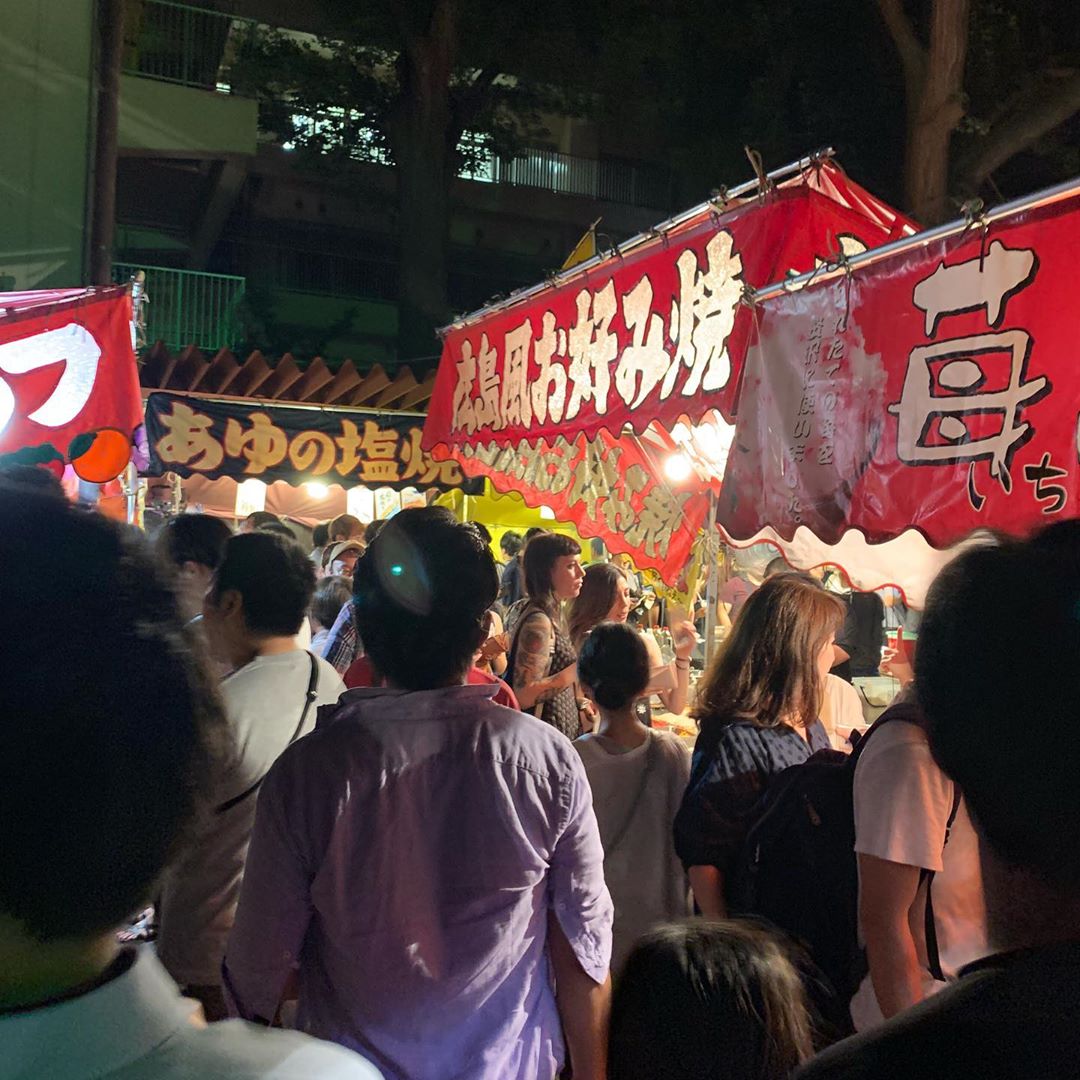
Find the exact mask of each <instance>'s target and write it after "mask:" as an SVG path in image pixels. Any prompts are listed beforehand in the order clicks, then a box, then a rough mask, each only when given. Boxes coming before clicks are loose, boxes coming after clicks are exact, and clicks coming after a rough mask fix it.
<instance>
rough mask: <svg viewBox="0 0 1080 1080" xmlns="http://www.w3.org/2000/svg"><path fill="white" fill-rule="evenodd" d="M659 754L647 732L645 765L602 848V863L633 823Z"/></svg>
mask: <svg viewBox="0 0 1080 1080" xmlns="http://www.w3.org/2000/svg"><path fill="white" fill-rule="evenodd" d="M658 756H659V751H658V750H657V746H656V736H655V735H654V734H653V733H652V732H651V731H650V732H649V746H648V749H647V750H646V751H645V766H644V768H643V769H642V770H641V780H640V781H639V782H638V786H637V790H636V791H635V792H634V798H633V799H632V800H631V802H630V810H629V812H628V813H627V815H626V818H625V819H624V820H623V823H622V825H620V826H619V831H618V832H616V833H615V836H614V837H613V838H612V840H611V843H610V844H608V845H607V847H606V848H605V849H604V863H605V864H606V863H607V861H608V859H610V858H611V856H612V854H613V853H614V851H615V849H616V848H617V847H618V846H619V845H620V844H621V843H622V842H623V840H625V839H626V835H627V833H629V832H630V826H631V825H632V824H633V823H634V818H635V817H637V809H638V804H639V803H640V802H641V797H642V796H643V795H644V794H645V786H646V785H647V784H648V782H649V776H650V775H651V774H652V771H653V769H654V768H655V766H656V759H657V757H658Z"/></svg>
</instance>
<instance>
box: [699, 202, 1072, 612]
mask: <svg viewBox="0 0 1080 1080" xmlns="http://www.w3.org/2000/svg"><path fill="white" fill-rule="evenodd" d="M1078 246H1080V181H1076V182H1073V183H1070V184H1067V185H1062V186H1060V187H1058V188H1055V189H1052V190H1050V191H1047V192H1043V193H1041V194H1039V195H1035V196H1032V197H1030V198H1028V199H1024V200H1018V201H1017V202H1016V203H1012V204H1008V205H1006V206H1003V207H1001V208H999V209H998V210H995V211H992V212H990V213H988V214H987V215H985V216H984V217H983V218H981V219H978V220H972V221H960V222H956V223H954V224H953V225H950V226H944V227H942V228H940V229H936V230H932V231H930V232H927V233H923V234H921V235H919V236H916V237H913V238H911V239H910V240H908V241H904V242H901V243H899V244H895V245H889V246H887V247H884V248H882V249H880V250H878V251H877V252H870V253H868V254H866V255H863V256H860V257H857V258H855V259H853V260H852V261H851V262H850V263H849V264H848V265H847V266H846V267H841V268H839V269H830V270H829V271H828V272H826V273H824V274H822V275H820V276H819V277H818V278H817V279H811V278H809V277H804V278H801V279H798V280H795V281H792V282H787V283H780V284H778V285H776V286H774V287H772V288H768V289H764V290H762V291H761V292H760V293H759V294H758V297H757V299H756V302H755V312H756V324H757V325H756V339H755V342H754V344H753V346H752V347H751V348H750V350H749V353H748V358H747V364H746V370H745V375H744V379H743V386H742V392H741V396H740V400H739V415H738V423H737V427H736V433H735V440H734V444H733V447H732V450H731V452H730V454H729V457H728V464H727V471H726V474H725V477H724V483H723V488H722V491H721V494H720V502H719V508H718V510H719V521H720V524H721V526H722V527H723V529H724V530H725V531H726V532H727V534H728V535H729V537H730V538H731V539H732V540H733V541H735V542H737V543H740V544H747V543H752V542H755V541H757V540H761V539H769V540H773V541H774V542H777V543H779V544H780V545H781V546H782V547H783V548H784V550H785V553H786V554H788V557H789V558H790V559H791V561H792V562H793V563H795V564H796V565H799V566H804V567H805V566H810V565H814V564H820V563H822V562H833V563H838V564H839V565H841V566H843V567H844V569H845V570H847V571H848V573H849V575H850V576H851V577H852V579H853V581H854V582H855V584H856V585H858V586H859V587H861V588H876V587H879V586H881V585H884V584H894V585H897V586H899V587H901V588H903V589H904V591H905V592H906V593H907V594H908V598H909V600H911V601H912V602H914V603H916V604H919V603H921V601H922V599H923V596H924V594H925V588H926V585H927V583H928V582H929V580H931V578H932V576H933V573H934V571H935V570H936V569H937V568H938V567H939V566H940V565H941V564H942V563H943V562H944V561H946V560H947V558H948V557H949V554H950V552H949V549H950V548H951V547H952V546H953V545H956V544H957V543H959V542H960V541H962V540H964V538H966V537H968V536H969V535H970V534H972V533H973V532H976V531H977V530H980V529H986V528H992V529H996V530H1005V531H1008V532H1010V533H1018V534H1024V533H1027V532H1030V531H1031V530H1033V529H1036V528H1038V527H1040V526H1043V525H1047V524H1050V523H1052V522H1054V521H1057V520H1061V519H1062V518H1065V517H1071V516H1075V515H1076V513H1077V507H1078V499H1080V469H1078V465H1077V445H1078V441H1077V435H1078V415H1077V413H1078V402H1080V373H1078V369H1077V364H1076V355H1077V342H1078V341H1080V307H1078V305H1077V303H1076V298H1075V292H1076V289H1075V279H1074V268H1075V259H1076V251H1077V249H1078Z"/></svg>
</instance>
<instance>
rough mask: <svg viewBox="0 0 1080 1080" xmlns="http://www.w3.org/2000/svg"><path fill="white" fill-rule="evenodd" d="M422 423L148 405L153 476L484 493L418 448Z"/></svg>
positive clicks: (179, 399)
mask: <svg viewBox="0 0 1080 1080" xmlns="http://www.w3.org/2000/svg"><path fill="white" fill-rule="evenodd" d="M421 425H422V417H419V416H395V415H394V414H393V413H386V412H374V411H372V412H365V411H362V410H361V411H357V410H351V409H350V410H342V409H312V408H289V407H287V406H286V407H283V406H280V405H275V404H272V403H269V402H267V403H265V404H263V403H250V404H248V403H244V402H239V401H220V400H215V399H212V398H201V397H199V396H197V395H191V394H170V393H154V394H151V395H150V396H149V398H148V399H147V402H146V432H147V440H148V442H149V449H150V464H151V472H154V473H161V472H166V471H168V472H175V473H178V474H179V475H180V476H185V477H187V476H204V477H207V478H210V479H217V478H218V477H221V476H231V477H233V478H234V479H236V480H246V479H249V478H251V477H255V478H257V479H259V480H264V481H266V482H268V483H269V482H272V481H274V480H285V481H287V482H289V483H291V484H302V483H305V482H307V481H320V482H322V483H325V484H340V485H341V486H342V487H347V488H348V487H353V486H355V485H357V484H366V485H368V486H370V487H389V488H393V489H395V490H398V491H400V490H401V489H402V488H406V487H415V488H438V489H440V490H449V489H451V488H461V489H463V490H465V491H466V492H468V493H469V494H475V493H477V492H479V491H481V490H482V489H483V481H481V480H470V479H468V478H467V477H465V476H464V475H463V474H462V471H461V468H460V466H459V465H458V464H457V462H456V461H434V460H433V459H432V458H431V456H430V455H429V454H427V453H426V452H425V451H424V450H423V449H421V446H420V439H421V434H422V428H421Z"/></svg>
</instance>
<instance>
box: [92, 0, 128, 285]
mask: <svg viewBox="0 0 1080 1080" xmlns="http://www.w3.org/2000/svg"><path fill="white" fill-rule="evenodd" d="M97 39H98V62H97V110H96V114H97V123H96V132H95V142H94V178H93V202H92V208H93V209H92V213H91V218H90V282H91V284H93V285H109V284H111V283H112V247H113V232H114V229H115V227H116V163H117V158H118V150H117V147H118V139H119V131H120V68H121V66H122V62H123V56H124V0H98V5H97Z"/></svg>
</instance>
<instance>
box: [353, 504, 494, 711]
mask: <svg viewBox="0 0 1080 1080" xmlns="http://www.w3.org/2000/svg"><path fill="white" fill-rule="evenodd" d="M498 588H499V580H498V574H497V572H496V569H495V559H494V557H493V556H492V554H491V550H490V548H489V547H488V546H487V545H486V544H485V543H484V541H483V540H482V539H481V538H480V535H479V534H478V533H477V531H476V530H475V529H474V528H473V527H472V526H471V525H468V524H464V525H463V524H460V523H459V522H458V521H457V520H456V519H455V518H454V516H453V514H451V513H450V512H449V511H448V510H444V509H441V508H439V507H426V508H421V509H416V510H403V511H402V512H401V513H400V514H397V515H396V516H395V517H394V518H392V519H391V520H390V521H389V522H388V524H387V526H386V528H385V529H383V530H382V532H380V533H379V535H378V536H377V537H376V538H375V541H374V543H373V544H372V545H371V546H370V547H369V548H368V549H367V551H366V552H365V553H364V555H363V557H362V558H361V559H360V561H359V562H358V563H357V564H356V570H355V572H354V575H353V595H354V598H355V612H356V628H357V630H358V632H359V634H360V638H361V640H362V641H363V642H364V648H365V649H366V650H367V652H368V654H369V655H370V656H371V660H372V663H373V664H374V666H375V667H376V669H377V670H378V671H380V672H381V673H382V674H383V675H385V676H386V678H387V679H389V680H390V681H391V682H392V683H394V684H395V685H396V686H400V687H403V688H405V689H408V690H427V689H431V688H434V687H437V686H444V685H447V684H448V683H452V682H455V681H460V680H461V679H462V678H463V677H464V675H465V672H466V671H467V670H468V668H469V666H470V664H471V663H472V657H473V654H474V653H475V652H476V650H477V648H479V646H480V644H481V642H482V641H483V639H484V634H485V630H486V620H485V615H486V613H487V610H488V608H490V607H491V605H492V604H493V603H494V602H495V595H496V593H497V592H498Z"/></svg>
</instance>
